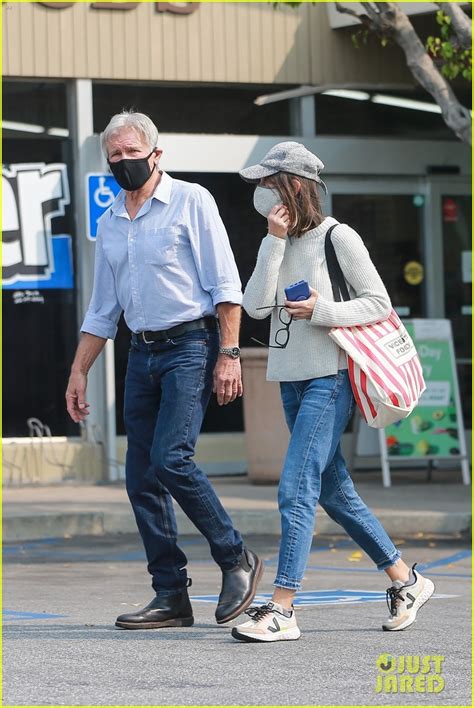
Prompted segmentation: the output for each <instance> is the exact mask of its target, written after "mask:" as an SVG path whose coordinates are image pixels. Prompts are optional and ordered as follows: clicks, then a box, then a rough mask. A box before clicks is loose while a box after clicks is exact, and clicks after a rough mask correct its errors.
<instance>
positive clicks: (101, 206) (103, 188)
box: [86, 174, 120, 241]
mask: <svg viewBox="0 0 474 708" xmlns="http://www.w3.org/2000/svg"><path fill="white" fill-rule="evenodd" d="M86 179H87V184H86V194H87V227H88V230H87V238H88V239H90V240H91V241H95V238H96V236H97V221H98V220H99V219H100V217H101V216H102V214H103V213H104V212H105V211H107V209H108V208H109V206H111V204H112V203H113V201H114V199H115V197H116V196H117V194H118V193H119V192H120V187H119V186H118V184H117V182H116V181H115V178H114V177H112V175H107V174H88V175H87V178H86Z"/></svg>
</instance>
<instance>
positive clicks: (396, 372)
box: [325, 226, 426, 428]
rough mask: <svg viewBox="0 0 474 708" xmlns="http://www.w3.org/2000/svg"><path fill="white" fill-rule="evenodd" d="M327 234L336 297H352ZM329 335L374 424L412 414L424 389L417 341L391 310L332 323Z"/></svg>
mask: <svg viewBox="0 0 474 708" xmlns="http://www.w3.org/2000/svg"><path fill="white" fill-rule="evenodd" d="M334 228H335V227H334V226H332V227H331V228H330V229H329V230H328V232H327V233H326V237H325V252H326V263H327V267H328V271H329V277H330V279H331V285H332V289H333V295H334V300H335V301H336V302H341V300H350V296H349V291H348V289H347V285H346V281H345V279H344V275H343V273H342V270H341V267H340V265H339V262H338V260H337V256H336V252H335V250H334V245H333V243H332V241H331V232H332V230H333V229H334ZM329 336H330V337H331V339H333V340H334V341H335V342H336V344H337V345H338V346H339V347H341V349H343V350H344V351H345V352H346V354H347V365H348V370H349V378H350V381H351V386H352V391H353V393H354V398H355V400H356V403H357V406H358V408H359V410H360V412H361V413H362V416H363V417H364V419H365V420H366V422H367V424H368V425H369V426H371V427H372V428H385V427H386V426H388V425H391V424H392V423H395V422H397V421H398V420H402V419H403V418H406V417H407V416H409V415H410V413H411V412H412V411H413V409H414V408H415V406H416V405H417V404H418V401H419V399H420V396H421V394H422V393H423V391H424V390H425V389H426V385H425V382H424V379H423V371H422V368H421V364H420V360H419V358H418V354H417V352H416V349H415V345H414V344H413V341H412V339H411V337H410V335H409V334H408V332H407V330H406V329H405V327H404V325H403V323H402V321H401V320H400V318H399V317H398V315H397V313H396V312H395V310H392V311H391V313H390V315H389V317H388V318H387V319H386V320H383V321H382V322H377V323H376V324H370V325H356V326H354V327H333V328H332V329H331V330H330V332H329Z"/></svg>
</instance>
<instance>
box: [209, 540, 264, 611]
mask: <svg viewBox="0 0 474 708" xmlns="http://www.w3.org/2000/svg"><path fill="white" fill-rule="evenodd" d="M262 575H263V563H262V561H261V560H260V558H259V557H258V556H257V555H255V553H253V552H252V551H250V550H249V549H248V548H244V553H243V555H242V559H241V561H240V563H239V564H238V565H237V566H236V567H235V568H232V569H231V570H223V571H222V590H221V594H220V595H219V601H218V603H217V608H216V620H217V624H224V622H229V621H230V620H232V619H235V617H238V616H239V615H240V614H242V612H244V610H246V609H247V608H248V607H250V605H251V604H252V600H253V598H254V596H255V593H256V591H257V585H258V583H259V581H260V578H261V577H262Z"/></svg>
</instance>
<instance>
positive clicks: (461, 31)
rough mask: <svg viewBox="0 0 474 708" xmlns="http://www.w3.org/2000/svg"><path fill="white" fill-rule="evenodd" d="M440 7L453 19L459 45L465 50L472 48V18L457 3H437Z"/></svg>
mask: <svg viewBox="0 0 474 708" xmlns="http://www.w3.org/2000/svg"><path fill="white" fill-rule="evenodd" d="M436 4H437V5H438V7H439V8H440V9H441V10H442V11H443V12H444V13H445V14H446V15H448V17H450V18H451V23H452V27H453V30H454V31H455V32H456V35H457V37H458V40H459V43H460V45H461V47H462V48H463V49H471V47H472V25H471V18H470V17H469V16H468V15H466V13H465V12H464V10H463V9H462V8H461V6H460V5H458V4H457V3H455V2H437V3H436Z"/></svg>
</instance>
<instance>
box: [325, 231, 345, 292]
mask: <svg viewBox="0 0 474 708" xmlns="http://www.w3.org/2000/svg"><path fill="white" fill-rule="evenodd" d="M336 226H338V224H334V226H331V227H330V228H329V229H328V230H327V231H326V237H325V240H324V252H325V254H326V264H327V267H328V273H329V278H330V280H331V286H332V294H333V296H334V301H335V302H341V300H350V299H351V296H350V295H349V290H348V289H347V285H346V280H345V278H344V274H343V272H342V270H341V266H340V265H339V261H338V260H337V256H336V251H335V250H334V244H333V242H332V241H331V233H332V232H333V231H334V229H335V228H336Z"/></svg>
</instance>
